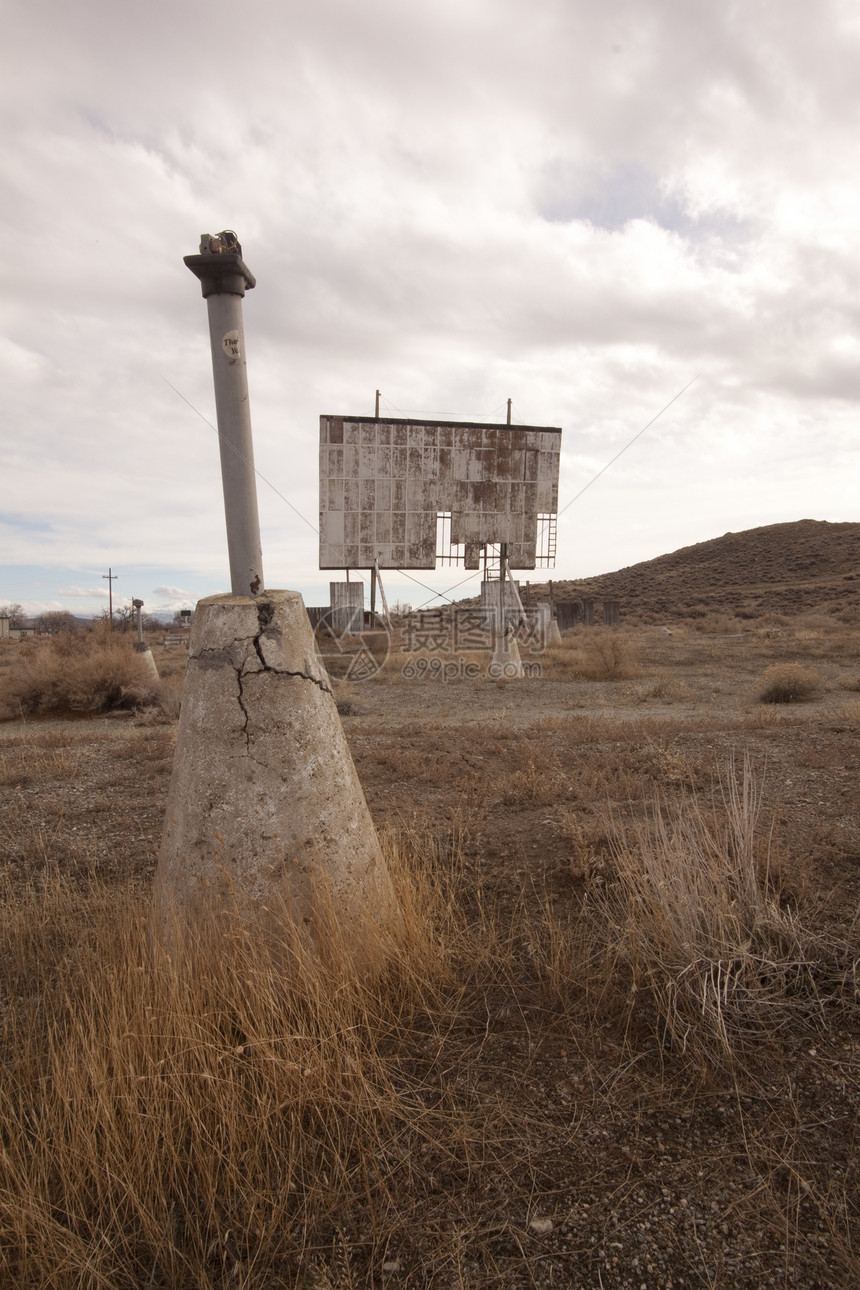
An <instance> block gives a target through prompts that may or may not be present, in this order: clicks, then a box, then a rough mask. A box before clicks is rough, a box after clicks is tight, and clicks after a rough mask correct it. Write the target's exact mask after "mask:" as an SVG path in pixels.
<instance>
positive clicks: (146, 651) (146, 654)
mask: <svg viewBox="0 0 860 1290" xmlns="http://www.w3.org/2000/svg"><path fill="white" fill-rule="evenodd" d="M134 652H135V654H139V655H140V657H141V659H142V660H143V662H144V663H145V665H146V670H147V672H149V674H150V676H151V677H152V679H153V681H159V680H160V679H161V678H160V677H159V675H158V668H157V667H156V666H155V659H154V658H153V657H152V650H151V649H150V648H149V646H148V645H146V644H144V645H141V644H140V643H135V647H134Z"/></svg>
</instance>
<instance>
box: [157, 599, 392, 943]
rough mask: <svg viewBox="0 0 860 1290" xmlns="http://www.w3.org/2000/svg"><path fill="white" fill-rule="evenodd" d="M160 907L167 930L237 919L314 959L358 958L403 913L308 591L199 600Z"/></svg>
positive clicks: (164, 840) (161, 922)
mask: <svg viewBox="0 0 860 1290" xmlns="http://www.w3.org/2000/svg"><path fill="white" fill-rule="evenodd" d="M154 913H155V923H156V927H157V928H159V929H160V932H161V933H162V934H164V935H167V934H168V933H170V934H173V933H174V932H175V931H176V930H177V929H179V930H183V929H188V928H190V929H194V928H195V927H198V926H200V925H201V920H204V919H205V918H207V917H209V916H211V915H213V914H214V915H215V916H216V917H218V918H221V917H222V916H223V918H224V919H225V920H228V921H229V922H230V925H231V927H234V926H235V920H236V918H237V917H238V918H240V919H241V920H242V921H243V922H247V921H252V922H256V923H259V924H260V925H261V926H265V927H267V928H268V929H269V931H270V933H271V935H272V936H275V937H277V936H278V935H279V934H280V933H281V932H284V933H285V934H286V933H289V935H290V936H292V935H293V934H294V933H295V931H298V932H299V934H300V937H301V939H302V941H303V943H304V944H305V945H306V946H307V947H309V948H310V949H311V950H312V951H313V952H314V953H322V952H323V951H324V946H323V944H322V942H323V940H324V939H326V938H328V939H329V940H331V938H332V937H333V936H334V937H335V938H336V939H337V940H338V941H339V943H340V947H341V949H343V948H344V947H348V950H349V955H350V956H351V958H352V959H355V958H356V957H359V958H360V957H361V956H362V955H363V954H364V952H365V949H366V950H367V952H368V953H375V949H374V947H376V949H378V946H379V944H380V943H381V940H382V939H384V936H385V932H386V928H389V927H390V926H391V925H392V923H393V921H395V920H396V918H397V914H398V910H397V904H396V900H395V898H394V896H393V893H392V889H391V884H390V881H389V877H388V872H387V869H386V867H385V861H384V859H383V856H382V852H381V849H380V846H379V840H378V838H377V835H376V830H375V828H374V825H373V821H372V819H371V817H370V813H369V811H368V808H367V803H366V801H365V798H364V793H363V791H362V788H361V785H360V783H359V781H358V776H357V775H356V772H355V766H354V764H353V761H352V755H351V754H350V751H349V748H348V746H347V743H346V739H345V737H344V734H343V729H342V727H341V722H340V717H339V715H338V712H337V708H336V706H335V701H334V698H333V697H332V693H331V688H330V685H329V680H328V676H327V674H326V672H325V669H324V667H323V666H322V664H321V663H320V662H319V660H318V659H317V656H316V652H315V649H314V639H313V632H312V629H311V626H310V623H309V621H308V616H307V613H306V612H305V607H304V604H303V602H302V598H301V596H300V595H298V593H296V592H291V591H270V592H264V593H263V595H262V596H260V597H258V598H257V599H251V598H245V597H241V596H229V595H218V596H210V597H209V598H208V599H206V600H201V601H200V602H199V603H198V605H197V609H196V612H195V616H194V625H193V628H192V633H191V640H190V644H189V658H188V670H187V672H186V679H185V687H184V690H183V694H182V710H181V714H180V721H179V732H178V735H177V743H176V753H175V758H174V764H173V774H172V777H171V781H170V791H169V795H168V802H167V815H166V819H165V826H164V835H163V838H162V844H161V854H160V858H159V864H158V870H157V872H156V877H155V905H154ZM284 920H286V922H287V923H288V924H289V926H286V924H285V921H284ZM225 926H226V923H225ZM380 934H382V935H380Z"/></svg>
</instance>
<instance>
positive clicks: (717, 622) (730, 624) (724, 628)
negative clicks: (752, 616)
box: [696, 614, 744, 636]
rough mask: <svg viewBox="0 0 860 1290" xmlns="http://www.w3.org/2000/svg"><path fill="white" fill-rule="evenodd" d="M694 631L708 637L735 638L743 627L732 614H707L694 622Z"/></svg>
mask: <svg viewBox="0 0 860 1290" xmlns="http://www.w3.org/2000/svg"><path fill="white" fill-rule="evenodd" d="M696 631H697V632H705V633H706V634H707V635H710V636H736V635H737V634H738V633H739V632H742V631H744V625H743V623H742V622H741V620H740V619H739V618H736V617H735V616H734V615H733V614H707V615H706V616H705V617H704V618H699V619H697V621H696Z"/></svg>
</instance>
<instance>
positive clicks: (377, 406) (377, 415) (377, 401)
mask: <svg viewBox="0 0 860 1290" xmlns="http://www.w3.org/2000/svg"><path fill="white" fill-rule="evenodd" d="M373 415H374V416H375V417H376V420H377V421H378V420H379V390H377V391H376V407H375V409H374V413H373Z"/></svg>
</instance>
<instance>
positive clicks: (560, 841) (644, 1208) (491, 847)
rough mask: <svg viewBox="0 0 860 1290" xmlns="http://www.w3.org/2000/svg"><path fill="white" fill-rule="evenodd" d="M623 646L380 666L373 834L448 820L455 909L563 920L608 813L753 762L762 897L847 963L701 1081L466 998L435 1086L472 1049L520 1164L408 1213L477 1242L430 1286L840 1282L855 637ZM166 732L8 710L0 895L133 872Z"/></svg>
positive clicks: (680, 804) (404, 1278) (691, 789)
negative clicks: (59, 875) (42, 882)
mask: <svg viewBox="0 0 860 1290" xmlns="http://www.w3.org/2000/svg"><path fill="white" fill-rule="evenodd" d="M632 648H633V649H634V651H635V656H636V674H635V675H634V676H633V677H631V678H630V679H628V680H622V681H594V680H581V679H580V680H577V679H563V678H562V679H555V680H553V679H540V680H526V681H520V682H507V683H505V682H500V683H496V682H494V681H490V680H487V679H484V678H479V679H477V680H472V679H469V680H465V679H463V680H459V679H458V680H454V681H451V682H443V681H441V680H440V681H411V682H410V681H408V680H405V679H403V677H402V658H398V659H397V660H395V666H394V668H393V669H391V668H390V669H388V670H387V671H383V672H382V673H381V674H380V675H379V676H377V677H376V678H374V679H372V680H369V681H367V682H365V683H361V684H353V685H349V686H346V687H344V688H343V689H342V690H341V693H340V696H339V703H340V706H341V708H342V710H343V714H344V715H343V722H344V728H345V730H346V734H347V737H348V740H349V743H350V747H351V748H352V751H353V755H354V757H355V761H356V765H357V768H358V773H359V776H360V778H361V781H362V784H363V785H364V788H365V792H366V795H367V798H368V802H369V805H370V807H371V810H372V813H373V815H374V818H375V820H376V821H377V824H378V825H379V826H380V828H383V829H394V830H400V831H405V832H411V833H417V834H420V835H422V836H423V837H425V838H426V837H428V836H429V837H434V838H437V839H438V840H439V845H440V848H443V849H444V847H446V846H449V845H450V840H451V838H452V837H454V836H456V838H457V839H458V846H459V847H460V848H461V854H462V856H463V860H464V873H463V883H464V893H465V896H464V898H466V899H468V893H469V890H470V888H471V889H473V890H475V891H478V890H480V892H481V893H483V897H482V898H484V899H493V900H496V901H498V902H500V903H501V904H502V905H503V904H504V902H505V901H506V900H510V901H513V900H516V899H521V898H522V893H523V892H524V891H526V892H531V893H537V894H539V896H540V899H541V900H550V901H554V902H556V903H557V905H558V907H559V908H561V907H562V906H564V905H565V903H566V902H577V901H580V900H581V899H582V895H583V892H584V891H586V890H587V889H588V885H589V883H591V882H595V881H600V871H601V867H602V866H603V865H604V864H605V863H606V862H607V858H608V856H609V854H610V835H611V832H612V829H613V827H615V826H619V827H621V828H624V827H625V822H626V823H632V822H634V821H636V820H638V819H642V818H644V817H645V815H646V813H647V812H648V811H649V810H650V809H651V806H652V804H653V801H654V797H655V794H658V795H659V796H660V797H661V798H662V799H663V800H664V801H665V802H666V803H668V804H670V805H672V806H674V807H676V808H677V809H679V810H683V809H684V808H685V804H691V803H696V804H697V806H704V807H708V806H711V805H714V806H716V807H719V803H720V800H721V797H722V795H723V794H724V793H725V789H726V784H727V782H728V777H729V776H730V774H731V773H732V772H731V767H732V765H734V767H735V768H736V769H737V768H738V767H740V766H742V764H743V762H744V759H745V758H748V760H749V763H750V764H751V767H752V769H753V772H754V776H755V779H756V781H757V783H758V784H759V785H760V786H761V791H762V800H763V817H764V818H765V820H766V821H769V822H770V825H771V826H772V851H773V860H774V865H775V866H776V867H777V868H779V869H780V871H781V876H780V882H781V896H780V898H781V899H782V900H784V901H787V902H789V901H790V902H795V903H796V904H797V906H798V908H799V909H802V910H803V911H804V915H803V916H804V917H806V918H807V919H809V920H811V921H812V922H813V923H814V924H815V925H816V926H818V927H820V928H822V929H825V930H826V931H827V934H828V935H829V936H830V938H831V940H832V939H834V938H835V939H836V940H838V941H841V942H842V943H843V944H844V946H845V955H844V971H843V972H842V975H841V978H840V977H839V973H838V972H837V973H836V975H835V976H833V979H832V980H829V982H828V984H827V985H826V986H824V987H822V1002H821V1005H820V1007H819V1008H818V1009H817V1011H813V1012H812V1013H810V1014H808V1015H805V1017H804V1019H803V1021H802V1022H801V1021H798V1022H797V1024H794V1025H792V1026H791V1027H789V1028H788V1029H787V1030H786V1031H784V1032H782V1033H780V1034H779V1035H776V1034H775V1035H774V1036H772V1037H771V1038H770V1039H768V1040H766V1041H764V1042H761V1043H760V1044H759V1046H758V1050H757V1051H752V1052H751V1053H750V1054H749V1055H748V1059H747V1061H746V1063H745V1066H744V1069H743V1070H741V1071H735V1072H733V1074H732V1075H731V1077H727V1076H726V1075H725V1074H718V1073H714V1072H707V1071H699V1072H697V1073H695V1074H693V1073H691V1072H690V1070H689V1068H688V1066H686V1065H685V1064H684V1062H683V1061H681V1060H680V1058H679V1057H678V1055H677V1054H674V1053H672V1052H667V1051H662V1050H660V1049H659V1048H655V1047H654V1045H653V1044H651V1043H650V1042H647V1041H643V1042H642V1043H640V1044H638V1045H637V1043H636V1042H635V1039H632V1038H631V1036H630V1035H623V1034H619V1033H618V1031H617V1027H616V1025H615V1022H614V1020H613V1019H612V1018H609V1019H607V1022H606V1025H605V1027H604V1028H603V1029H598V1030H597V1031H596V1032H595V1033H594V1034H593V1035H591V1036H590V1038H589V1039H588V1041H587V1042H585V1041H583V1039H582V1037H581V1036H578V1035H577V1034H575V1033H572V1032H566V1031H565V1030H564V1028H553V1026H552V1025H550V1024H548V1023H547V1021H546V1018H545V1017H544V1015H543V1014H542V1011H541V1005H540V1001H539V1000H536V999H535V998H534V997H532V996H531V995H530V994H529V993H528V992H527V991H525V992H524V993H523V994H522V996H521V997H519V998H511V997H506V998H501V997H500V998H496V999H493V998H491V997H490V996H486V997H485V998H484V999H483V1000H481V1001H478V1000H477V999H476V1000H473V1001H472V1004H471V1005H470V1006H469V1007H467V1008H466V1009H465V1010H464V1014H463V1018H462V1026H461V1028H460V1030H459V1032H458V1033H456V1034H453V1035H452V1036H451V1040H450V1050H449V1051H448V1053H447V1054H446V1064H445V1066H444V1069H443V1068H442V1067H440V1068H439V1069H438V1070H437V1071H436V1073H435V1075H434V1078H436V1079H437V1080H454V1081H456V1079H457V1078H458V1068H459V1063H460V1062H461V1061H463V1062H465V1058H466V1054H471V1056H470V1057H469V1063H468V1069H469V1072H470V1075H469V1078H470V1080H473V1081H475V1085H474V1093H475V1095H476V1096H480V1094H481V1089H482V1087H485V1088H486V1089H487V1090H488V1091H489V1090H491V1091H492V1094H493V1096H494V1097H496V1098H498V1097H500V1096H504V1097H505V1098H507V1099H508V1100H509V1103H510V1105H511V1106H513V1107H515V1108H516V1121H517V1133H518V1135H519V1137H518V1142H517V1146H516V1153H517V1156H518V1159H519V1162H520V1163H519V1166H518V1175H519V1176H518V1177H517V1178H516V1181H515V1185H514V1183H513V1182H512V1180H511V1178H510V1177H506V1176H505V1175H504V1173H502V1172H498V1171H496V1172H494V1169H493V1167H492V1166H491V1165H490V1164H488V1165H487V1168H486V1170H485V1171H483V1172H480V1171H479V1174H478V1175H477V1176H474V1175H473V1174H472V1173H471V1171H467V1170H459V1171H458V1170H457V1169H456V1168H451V1167H449V1168H447V1169H444V1170H440V1172H439V1174H438V1177H437V1179H436V1191H435V1193H433V1194H431V1195H429V1196H428V1198H427V1208H426V1222H427V1225H428V1228H429V1227H434V1225H435V1227H436V1228H438V1227H439V1226H440V1225H441V1226H442V1227H445V1226H447V1227H448V1228H450V1233H451V1241H452V1242H453V1243H454V1244H455V1245H456V1243H457V1242H458V1241H461V1245H462V1241H463V1240H465V1238H462V1240H461V1237H460V1236H458V1231H463V1232H464V1231H465V1230H466V1224H465V1222H463V1223H462V1225H461V1226H459V1227H458V1224H460V1223H461V1217H462V1215H463V1214H464V1213H466V1212H467V1211H468V1214H469V1231H470V1232H473V1233H474V1232H475V1230H476V1226H475V1225H476V1224H477V1225H478V1227H479V1228H480V1230H481V1247H482V1250H483V1251H484V1253H483V1254H482V1256H481V1260H480V1261H479V1260H478V1258H477V1255H476V1256H475V1258H474V1259H473V1260H470V1253H469V1249H468V1242H466V1243H465V1245H463V1248H461V1249H460V1250H459V1253H458V1255H457V1258H456V1259H454V1260H453V1261H452V1264H451V1268H452V1272H451V1276H450V1280H448V1281H444V1280H441V1279H440V1280H435V1281H432V1284H434V1285H440V1286H441V1285H443V1284H445V1285H451V1286H473V1285H474V1286H479V1285H481V1286H483V1285H498V1286H502V1285H504V1286H557V1287H562V1288H564V1287H595V1288H597V1287H602V1288H603V1290H609V1287H635V1288H636V1290H640V1288H645V1287H647V1288H648V1290H651V1287H662V1288H663V1290H673V1288H677V1287H694V1286H695V1287H699V1286H702V1287H704V1286H707V1287H724V1288H729V1287H762V1286H803V1287H809V1288H810V1290H812V1288H814V1287H822V1290H825V1288H826V1290H842V1288H843V1287H850V1286H860V1251H858V1240H860V1224H858V1219H860V1199H858V1198H860V1173H858V1154H857V1148H858V1143H857V1125H858V1112H860V1026H858V1011H857V1007H858V1002H860V995H858V990H857V985H858V983H857V980H856V957H857V949H856V939H857V937H856V932H857V919H858V912H860V773H858V772H860V694H858V689H860V643H858V641H857V639H856V634H855V636H854V637H851V636H850V635H849V634H848V633H847V632H843V633H842V634H841V635H840V636H839V637H838V638H837V637H835V636H828V635H827V633H823V634H822V633H821V632H817V631H814V630H811V629H810V630H809V632H807V633H806V634H804V633H803V632H796V633H792V634H786V635H781V636H777V637H773V636H770V635H764V634H756V633H752V632H750V633H749V634H746V635H744V636H742V637H736V636H732V637H705V636H703V635H701V634H697V633H696V632H695V631H693V630H692V629H691V630H676V631H675V632H673V634H672V636H668V635H666V633H664V632H660V631H659V630H657V629H648V630H644V629H643V630H640V631H639V632H638V633H636V635H635V639H633V640H632ZM782 662H797V663H800V664H802V665H804V666H806V667H809V668H812V669H814V670H815V671H816V672H817V674H818V676H819V677H820V681H821V685H820V689H819V691H818V693H817V694H816V695H815V697H813V698H812V699H811V700H810V701H809V702H803V703H795V704H786V705H765V704H762V703H760V702H759V701H758V697H757V696H758V692H759V689H760V678H761V675H762V673H763V671H764V669H765V668H767V667H769V666H773V665H774V664H777V663H782ZM173 741H174V727H172V726H168V725H157V724H154V725H149V724H140V723H139V721H138V720H137V719H136V718H135V717H133V716H132V717H129V716H122V717H120V716H117V717H110V718H98V719H92V720H75V721H67V720H58V719H49V720H30V721H27V722H7V723H5V724H3V725H0V770H1V771H2V777H0V783H2V793H3V798H4V808H3V817H4V825H3V831H2V835H0V864H2V868H3V872H4V874H5V876H6V878H7V880H8V882H7V891H8V892H10V893H13V892H14V889H15V887H16V885H17V884H18V883H19V882H24V881H26V880H27V879H28V877H29V876H30V875H32V874H33V873H34V872H35V871H37V870H38V868H39V866H40V865H44V864H46V863H48V862H49V861H50V862H52V863H59V864H60V865H62V866H64V867H65V868H66V869H67V870H69V871H77V872H79V873H80V874H81V878H82V881H89V880H90V879H91V878H92V877H94V876H95V877H98V878H101V879H104V880H106V881H108V882H118V883H120V882H122V883H125V882H133V883H135V884H139V885H142V886H144V887H145V886H146V885H147V884H148V883H149V882H150V880H151V877H152V873H153V871H154V866H155V862H156V857H157V850H158V845H159V838H160V832H161V824H162V815H163V809H164V800H165V795H166V790H167V784H168V779H169V774H170V769H171V758H172V748H173ZM852 947H853V948H852ZM831 975H832V973H831ZM837 978H838V979H837ZM476 1046H477V1047H478V1049H479V1056H478V1058H476V1057H475V1049H476ZM464 1068H465V1067H464ZM524 1197H525V1198H526V1199H525V1200H524ZM423 1240H424V1236H423V1235H422V1232H421V1231H416V1232H415V1234H414V1240H413V1242H412V1245H411V1248H406V1249H404V1250H403V1251H402V1252H401V1253H400V1254H398V1258H397V1262H398V1270H397V1271H396V1272H392V1273H391V1274H390V1276H389V1277H388V1280H387V1282H386V1284H390V1285H395V1284H397V1285H412V1286H419V1285H424V1284H430V1283H431V1282H429V1281H426V1280H422V1275H421V1267H422V1241H423ZM487 1250H490V1251H491V1252H492V1260H493V1263H492V1269H490V1268H489V1266H488V1264H487V1258H488V1256H487V1254H486V1251H487ZM359 1283H360V1284H365V1281H361V1282H359V1281H356V1282H355V1284H359ZM278 1284H280V1283H278ZM344 1284H346V1283H345V1282H344ZM350 1284H352V1283H350ZM366 1284H374V1283H373V1282H372V1281H371V1280H368V1281H367V1282H366ZM380 1284H381V1283H380Z"/></svg>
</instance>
